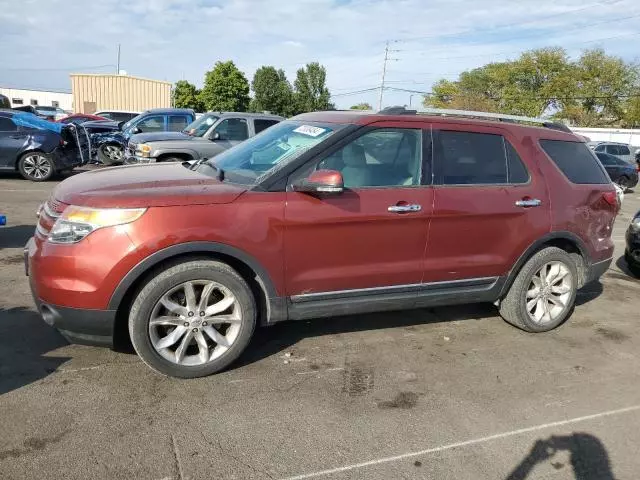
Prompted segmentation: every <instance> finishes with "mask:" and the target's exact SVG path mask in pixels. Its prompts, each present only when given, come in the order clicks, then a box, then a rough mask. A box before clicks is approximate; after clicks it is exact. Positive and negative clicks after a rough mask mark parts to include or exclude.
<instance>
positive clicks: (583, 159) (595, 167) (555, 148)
mask: <svg viewBox="0 0 640 480" xmlns="http://www.w3.org/2000/svg"><path fill="white" fill-rule="evenodd" d="M540 146H541V147H542V149H543V150H544V151H545V153H546V154H547V155H548V156H549V158H551V160H552V161H553V163H555V164H556V165H557V166H558V168H559V169H560V170H561V171H562V173H564V175H565V177H567V178H568V179H569V181H571V182H572V183H577V184H606V183H610V180H609V177H608V176H607V174H606V172H605V171H604V169H603V168H602V167H601V166H600V163H599V162H598V160H597V159H596V158H595V157H594V155H593V153H591V151H590V150H589V147H587V146H586V145H585V144H584V143H580V142H567V141H564V140H540Z"/></svg>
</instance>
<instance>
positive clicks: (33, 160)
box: [22, 153, 52, 180]
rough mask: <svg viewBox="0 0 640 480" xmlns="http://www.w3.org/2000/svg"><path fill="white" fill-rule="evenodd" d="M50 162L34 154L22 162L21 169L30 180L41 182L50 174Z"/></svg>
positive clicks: (42, 156)
mask: <svg viewBox="0 0 640 480" xmlns="http://www.w3.org/2000/svg"><path fill="white" fill-rule="evenodd" d="M51 168H52V167H51V162H49V159H48V158H47V157H45V156H44V155H41V154H38V153H34V154H32V155H28V156H26V157H25V158H24V159H23V161H22V169H23V170H24V172H25V173H26V174H27V176H29V177H31V178H35V179H38V180H41V179H43V178H46V177H47V176H49V175H50V174H51Z"/></svg>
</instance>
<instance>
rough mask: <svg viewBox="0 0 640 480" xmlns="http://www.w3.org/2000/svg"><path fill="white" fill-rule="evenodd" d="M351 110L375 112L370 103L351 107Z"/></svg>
mask: <svg viewBox="0 0 640 480" xmlns="http://www.w3.org/2000/svg"><path fill="white" fill-rule="evenodd" d="M349 108H350V110H373V107H372V106H371V105H369V104H368V103H358V104H356V105H351V107H349Z"/></svg>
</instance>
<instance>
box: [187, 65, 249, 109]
mask: <svg viewBox="0 0 640 480" xmlns="http://www.w3.org/2000/svg"><path fill="white" fill-rule="evenodd" d="M198 98H199V100H200V102H201V103H202V105H203V106H204V107H205V108H206V109H207V110H214V111H223V112H225V111H226V112H245V111H246V110H247V108H248V107H249V82H248V81H247V78H246V77H245V76H244V73H242V72H241V71H240V70H238V67H236V66H235V64H234V63H233V62H232V61H231V60H229V61H227V62H216V64H215V66H214V67H213V70H210V71H208V72H207V73H206V75H205V77H204V87H202V90H200V95H199V96H198Z"/></svg>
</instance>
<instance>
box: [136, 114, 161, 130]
mask: <svg viewBox="0 0 640 480" xmlns="http://www.w3.org/2000/svg"><path fill="white" fill-rule="evenodd" d="M136 127H138V129H140V131H141V132H142V133H147V132H162V131H163V130H164V117H162V116H155V117H147V118H145V119H144V120H141V121H139V122H138V123H137V124H136Z"/></svg>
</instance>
